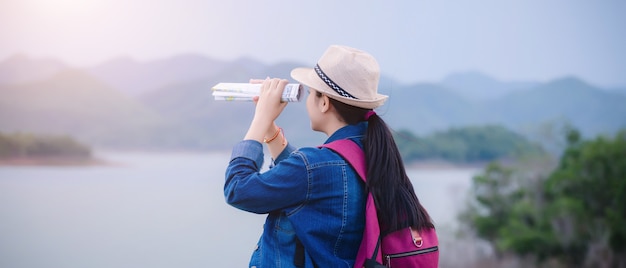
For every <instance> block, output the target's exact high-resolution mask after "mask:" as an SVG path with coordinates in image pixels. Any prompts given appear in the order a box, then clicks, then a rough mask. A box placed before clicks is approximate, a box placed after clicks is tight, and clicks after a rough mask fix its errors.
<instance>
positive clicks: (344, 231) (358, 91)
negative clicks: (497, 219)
mask: <svg viewBox="0 0 626 268" xmlns="http://www.w3.org/2000/svg"><path fill="white" fill-rule="evenodd" d="M291 76H292V77H293V78H294V79H295V80H297V81H298V82H300V83H302V84H303V85H305V86H307V87H308V88H309V89H308V92H309V95H308V97H307V100H306V107H307V112H308V114H309V119H310V121H311V128H312V129H313V130H314V131H320V132H323V133H325V134H326V135H327V136H328V139H327V140H326V142H325V143H329V142H332V141H335V140H339V139H350V140H352V141H354V142H355V143H357V144H358V145H359V146H360V147H361V148H362V149H363V150H364V152H365V155H366V165H367V166H368V169H367V185H365V183H363V182H362V181H361V179H360V178H359V177H358V175H357V173H356V172H355V171H354V170H353V169H352V167H351V166H350V165H349V163H348V162H347V161H346V160H344V159H343V158H342V157H341V156H339V155H338V154H336V153H335V152H333V151H332V150H330V149H327V148H318V147H313V148H311V147H309V148H300V149H296V148H294V147H293V146H292V145H291V144H289V143H288V141H287V138H286V137H285V135H284V133H283V131H282V129H281V128H280V127H278V126H277V125H276V124H275V123H274V120H275V119H276V118H278V116H279V115H280V113H281V112H282V111H283V109H284V108H285V106H286V105H287V103H284V102H281V100H280V99H281V94H282V91H283V90H284V87H285V85H286V84H287V83H288V81H287V80H282V79H266V80H263V81H262V89H261V94H260V96H259V98H258V100H257V103H256V110H255V114H254V118H253V119H252V122H251V124H250V128H249V129H248V132H247V133H246V135H245V137H244V140H243V141H241V142H239V143H238V144H236V145H235V147H234V148H233V151H232V156H231V161H230V163H229V166H228V168H227V170H226V183H225V186H224V195H225V197H226V201H227V202H228V203H229V204H230V205H232V206H234V207H236V208H239V209H242V210H245V211H249V212H253V213H260V214H265V213H267V214H268V216H267V219H266V222H265V226H264V231H263V234H262V235H261V238H260V240H259V243H258V245H257V248H256V250H255V251H254V253H253V255H252V258H251V260H250V267H300V265H302V266H304V267H353V266H354V264H355V258H356V255H357V251H358V250H359V245H360V243H361V237H362V236H363V228H364V220H365V219H364V212H365V202H366V196H367V192H368V191H371V192H372V194H373V195H374V198H375V200H376V201H377V206H378V208H379V214H378V216H379V219H380V223H381V226H384V228H385V232H387V231H394V230H398V229H401V228H405V227H408V226H412V227H414V228H416V229H418V230H419V229H424V228H434V227H433V224H432V222H431V219H430V217H429V216H428V214H427V212H426V210H425V209H424V208H423V207H422V206H421V205H420V203H419V201H418V199H417V196H416V195H415V192H414V190H413V187H412V185H411V182H410V181H409V179H408V177H407V175H406V172H405V169H404V165H403V163H402V159H401V158H400V154H399V153H398V148H397V147H396V144H395V142H394V140H393V137H392V135H391V132H390V131H389V129H388V128H387V126H386V124H385V123H384V122H383V120H382V119H381V118H380V117H379V116H377V115H376V113H375V112H374V111H373V109H374V108H376V107H379V106H381V105H382V104H383V103H384V102H385V100H386V99H387V96H385V95H382V94H378V91H377V90H378V81H379V76H380V70H379V66H378V63H377V62H376V60H375V59H374V58H373V57H372V56H371V55H369V54H368V53H366V52H364V51H361V50H358V49H354V48H350V47H345V46H336V45H334V46H330V47H329V48H328V49H327V50H326V52H325V53H324V54H323V55H322V57H321V58H320V60H319V61H318V63H317V65H316V66H315V67H314V68H296V69H294V70H293V71H292V72H291ZM263 144H265V145H267V147H268V151H269V152H270V154H271V156H272V159H273V163H272V165H271V167H270V169H269V170H268V171H266V172H263V173H261V172H260V169H261V166H262V163H263ZM297 247H303V248H304V251H299V250H296V248H297ZM298 252H303V253H304V256H296V255H298ZM300 257H302V258H300ZM294 260H295V263H294ZM300 260H302V261H303V263H299V262H300Z"/></svg>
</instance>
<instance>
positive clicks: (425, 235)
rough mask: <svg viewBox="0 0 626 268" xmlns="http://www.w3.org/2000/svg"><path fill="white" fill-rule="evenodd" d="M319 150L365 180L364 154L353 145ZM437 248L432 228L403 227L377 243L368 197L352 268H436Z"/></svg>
mask: <svg viewBox="0 0 626 268" xmlns="http://www.w3.org/2000/svg"><path fill="white" fill-rule="evenodd" d="M322 147H326V148H329V149H331V150H333V151H335V152H336V153H338V154H339V155H341V156H342V157H343V158H344V159H345V160H346V161H348V162H349V163H350V164H351V165H352V167H353V168H354V169H355V170H356V172H357V173H358V174H359V176H360V177H361V179H362V180H363V181H365V174H366V173H367V168H366V167H365V154H364V153H363V150H362V149H361V147H359V146H358V145H357V144H356V143H354V142H353V141H351V140H347V139H346V140H337V141H334V142H331V143H328V144H324V145H322ZM438 245H439V242H438V240H437V233H436V232H435V229H425V230H420V231H419V232H418V231H416V230H413V229H411V228H409V227H407V228H406V229H402V230H398V231H395V232H392V233H390V234H387V235H384V236H382V240H381V233H380V227H379V226H378V216H377V214H376V206H375V203H374V198H373V196H372V194H368V196H367V203H366V207H365V230H364V231H363V240H362V241H361V245H360V247H359V251H358V253H357V257H356V261H355V264H354V267H355V268H361V267H365V268H378V267H381V268H384V267H393V268H400V267H429V268H430V267H437V266H438V265H439V247H438ZM383 264H384V265H383Z"/></svg>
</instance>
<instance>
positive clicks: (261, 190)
mask: <svg viewBox="0 0 626 268" xmlns="http://www.w3.org/2000/svg"><path fill="white" fill-rule="evenodd" d="M293 150H294V148H293V147H292V146H290V145H288V146H287V148H286V149H285V150H284V151H283V153H281V154H280V155H279V156H278V157H277V159H276V161H275V164H273V167H272V168H271V169H269V170H267V171H265V172H263V173H261V172H260V171H261V167H262V166H263V145H261V144H260V143H259V142H257V141H251V140H244V141H241V142H239V143H238V144H236V145H235V147H234V148H233V151H232V155H231V160H230V163H229V165H228V167H227V169H226V182H225V184H224V197H225V198H226V202H227V203H228V204H230V205H232V206H234V207H236V208H239V209H241V210H245V211H249V212H253V213H259V214H261V213H269V212H271V211H275V210H279V209H282V208H286V207H290V206H294V205H297V204H300V203H302V202H304V201H305V200H306V197H307V193H308V191H309V189H308V187H309V183H308V175H307V174H308V172H307V169H306V166H305V164H304V161H303V160H302V159H301V158H300V157H299V156H298V155H297V154H290V152H291V151H293Z"/></svg>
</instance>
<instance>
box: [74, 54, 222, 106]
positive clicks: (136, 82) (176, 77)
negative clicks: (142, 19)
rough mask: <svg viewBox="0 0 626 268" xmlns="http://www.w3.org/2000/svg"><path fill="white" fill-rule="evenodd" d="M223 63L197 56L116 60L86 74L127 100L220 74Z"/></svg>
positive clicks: (95, 67) (100, 65)
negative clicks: (126, 97) (118, 91)
mask: <svg viewBox="0 0 626 268" xmlns="http://www.w3.org/2000/svg"><path fill="white" fill-rule="evenodd" d="M224 64H226V63H225V62H222V61H219V60H214V59H209V58H207V57H204V56H200V55H191V54H189V55H180V56H175V57H171V58H167V59H162V60H154V61H147V62H138V61H135V60H133V59H131V58H127V57H124V58H117V59H113V60H111V61H107V62H104V63H102V64H99V65H96V66H94V67H91V68H88V69H87V70H86V71H87V72H88V73H89V74H91V75H92V76H94V77H95V78H98V79H100V80H101V81H103V82H105V83H107V84H109V85H110V86H112V87H113V88H116V89H118V90H120V91H121V92H123V93H124V94H127V95H129V96H138V95H141V94H143V93H146V92H149V91H151V90H155V89H157V88H160V87H163V86H165V85H169V84H176V83H181V82H187V81H192V80H196V79H202V78H204V77H206V76H208V75H212V74H215V73H217V72H220V70H221V69H222V66H224Z"/></svg>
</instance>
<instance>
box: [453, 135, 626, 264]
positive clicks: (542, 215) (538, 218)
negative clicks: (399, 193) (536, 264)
mask: <svg viewBox="0 0 626 268" xmlns="http://www.w3.org/2000/svg"><path fill="white" fill-rule="evenodd" d="M566 139H567V140H568V142H569V146H568V147H567V149H566V151H565V153H564V154H563V155H562V157H561V159H560V161H559V164H558V166H557V167H556V169H554V170H553V171H552V172H551V173H549V174H544V175H540V176H539V178H542V179H535V180H532V179H531V178H532V176H533V175H529V174H532V172H529V170H528V169H515V168H514V167H504V166H502V165H500V164H491V165H489V166H488V167H487V168H486V169H485V171H484V172H483V173H482V174H480V175H478V176H476V177H475V178H474V180H473V189H474V197H475V201H474V202H473V203H472V204H471V205H470V206H469V208H468V209H467V211H465V212H464V214H463V215H462V216H463V217H464V219H465V221H464V222H467V223H468V225H469V226H470V227H471V228H472V229H473V230H475V232H476V234H477V235H478V236H479V237H481V238H483V239H485V240H487V241H489V242H490V243H491V244H492V245H493V246H494V248H495V249H496V252H497V253H498V254H503V253H515V254H519V255H523V256H532V257H535V258H536V259H537V260H538V261H544V260H548V259H551V260H555V259H556V260H559V261H560V262H561V263H563V264H564V265H566V266H567V267H581V266H597V265H609V266H611V265H612V266H615V265H616V264H617V263H620V262H624V261H625V260H624V258H625V257H624V256H625V255H624V253H626V227H625V226H626V131H622V132H620V133H619V134H618V135H616V136H615V137H614V138H607V137H602V136H601V137H597V138H596V139H594V140H589V141H582V140H581V135H580V134H579V133H578V131H576V130H574V129H570V130H569V131H568V132H567V134H566ZM598 252H599V253H598ZM607 256H608V257H607ZM611 256H614V257H611Z"/></svg>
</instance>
